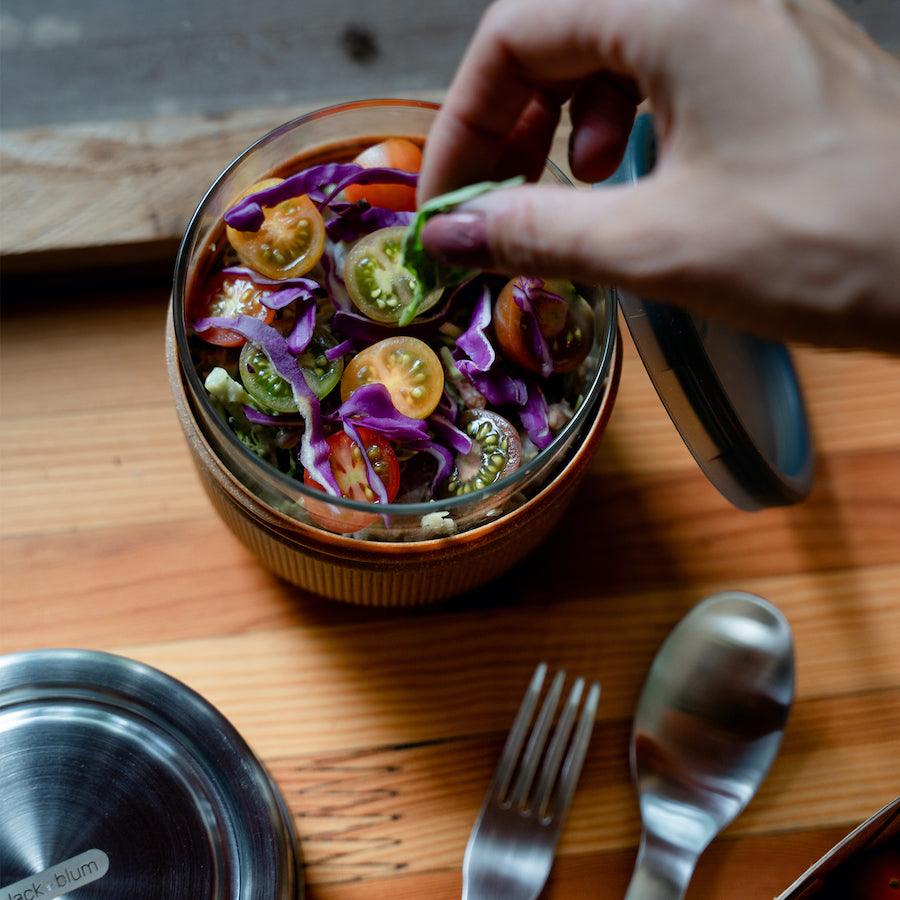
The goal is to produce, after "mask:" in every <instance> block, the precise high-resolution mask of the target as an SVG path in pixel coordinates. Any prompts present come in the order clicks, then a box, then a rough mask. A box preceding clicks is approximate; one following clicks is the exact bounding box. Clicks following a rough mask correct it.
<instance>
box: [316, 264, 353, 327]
mask: <svg viewBox="0 0 900 900" xmlns="http://www.w3.org/2000/svg"><path fill="white" fill-rule="evenodd" d="M319 265H320V266H321V267H322V272H323V273H324V274H325V290H326V292H327V293H328V297H329V298H330V300H331V304H332V306H334V308H335V310H338V311H341V310H343V311H345V312H349V311H350V310H351V309H352V307H353V303H352V302H351V300H350V295H349V294H348V293H347V287H346V285H345V284H344V282H343V279H342V278H341V276H340V275H339V274H338V272H337V266H335V264H334V260H333V259H332V258H331V257H330V256H329V255H328V253H327V251H326V252H325V253H323V254H322V258H321V259H320V260H319ZM349 337H353V335H349Z"/></svg>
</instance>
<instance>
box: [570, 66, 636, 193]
mask: <svg viewBox="0 0 900 900" xmlns="http://www.w3.org/2000/svg"><path fill="white" fill-rule="evenodd" d="M640 99H641V98H640V95H639V93H638V89H637V86H636V85H635V84H634V82H633V81H632V80H631V79H623V78H621V77H619V76H615V75H612V74H610V73H608V72H604V73H601V74H598V75H592V76H590V77H589V78H586V79H585V80H584V81H582V82H581V84H580V85H579V86H578V88H577V89H576V91H575V94H574V96H573V97H572V104H571V106H570V107H569V113H570V115H571V118H572V134H571V136H570V138H569V164H570V165H571V167H572V172H573V173H574V175H575V177H576V178H579V179H581V180H582V181H602V180H603V179H604V178H608V177H609V176H610V175H612V173H613V172H615V171H616V168H617V167H618V165H619V163H620V162H621V161H622V156H623V155H624V153H625V147H626V145H627V143H628V135H629V134H630V132H631V126H632V125H633V124H634V116H635V112H636V110H637V105H638V103H639V102H640Z"/></svg>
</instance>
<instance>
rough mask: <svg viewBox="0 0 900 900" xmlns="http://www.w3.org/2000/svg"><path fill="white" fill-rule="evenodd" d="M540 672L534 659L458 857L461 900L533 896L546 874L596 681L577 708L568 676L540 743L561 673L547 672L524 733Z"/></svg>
mask: <svg viewBox="0 0 900 900" xmlns="http://www.w3.org/2000/svg"><path fill="white" fill-rule="evenodd" d="M546 674H547V666H546V664H545V663H541V664H540V665H539V666H538V667H537V669H536V670H535V672H534V675H533V676H532V679H531V683H530V684H529V686H528V690H527V691H526V693H525V697H524V699H523V700H522V705H521V706H520V707H519V712H518V713H517V715H516V718H515V721H514V722H513V725H512V728H511V729H510V732H509V737H508V738H507V739H506V745H505V747H504V748H503V753H502V755H501V757H500V762H499V764H498V766H497V769H496V771H495V773H494V778H493V781H492V782H491V786H490V788H489V790H488V792H487V795H486V797H485V800H484V804H483V806H482V807H481V813H480V814H479V816H478V820H477V821H476V823H475V827H474V828H473V829H472V835H471V837H470V838H469V843H468V845H467V846H466V853H465V857H464V859H463V892H462V896H463V900H534V898H536V897H537V896H538V894H539V893H540V892H541V890H542V889H543V887H544V884H545V883H546V881H547V877H548V875H549V874H550V869H551V867H552V865H553V857H554V854H555V852H556V844H557V842H558V841H559V835H560V831H561V830H562V825H563V822H564V821H565V818H566V814H567V813H568V810H569V806H570V805H571V803H572V797H573V795H574V793H575V786H576V784H577V782H578V776H579V774H580V773H581V767H582V764H583V763H584V757H585V754H586V753H587V748H588V744H589V742H590V739H591V732H592V730H593V727H594V718H595V716H596V713H597V705H598V703H599V701H600V685H599V683H597V682H594V683H593V684H592V685H591V687H590V689H589V690H588V692H587V698H586V699H585V701H584V704H583V706H582V704H581V700H582V695H583V694H584V688H585V682H584V679H583V678H578V679H577V680H576V681H575V684H574V685H573V686H572V689H571V691H570V692H569V696H568V699H567V700H566V702H565V705H564V706H563V709H562V712H561V713H560V715H559V721H558V722H557V725H556V729H555V731H554V732H553V737H552V738H551V740H550V744H549V746H547V738H548V737H549V735H550V729H551V726H552V724H553V718H554V714H555V712H556V708H557V706H558V705H559V701H560V698H561V696H562V691H563V682H564V681H565V673H564V672H562V671H560V672H557V673H556V675H555V677H554V678H553V681H552V683H551V685H550V688H549V690H548V691H547V696H546V698H545V699H544V702H543V704H542V706H541V708H540V711H539V712H538V714H537V718H536V719H535V720H534V725H533V727H532V728H531V731H530V734H529V724H530V723H531V720H532V718H533V716H534V712H535V709H536V708H537V705H538V700H539V698H540V693H541V687H542V685H543V683H544V679H545V677H546ZM579 706H582V708H581V715H580V716H579V715H578V709H579ZM576 718H577V724H576ZM573 730H574V736H573ZM526 737H527V744H526ZM570 738H571V740H570ZM523 746H524V747H525V749H524V752H523V750H522V748H523ZM545 747H547V750H546V753H544V748H545Z"/></svg>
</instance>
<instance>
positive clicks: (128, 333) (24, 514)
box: [0, 278, 900, 900]
mask: <svg viewBox="0 0 900 900" xmlns="http://www.w3.org/2000/svg"><path fill="white" fill-rule="evenodd" d="M37 282H38V280H35V283H37ZM101 282H102V279H99V278H97V279H94V280H92V281H89V282H88V283H87V284H79V283H78V282H73V283H71V284H69V285H67V286H66V288H65V289H54V290H53V291H50V292H46V291H44V292H42V291H41V290H39V289H35V290H34V291H28V292H21V291H19V290H17V291H16V295H15V296H7V297H5V298H4V311H3V329H2V341H3V346H2V372H0V376H2V380H0V384H2V395H0V400H2V418H3V427H2V498H0V499H2V507H0V509H2V543H0V549H2V591H3V593H2V622H0V632H2V649H3V650H4V651H13V650H27V649H33V648H37V647H49V646H78V647H90V648H98V649H103V650H109V651H114V652H117V653H123V654H126V655H128V656H132V657H135V658H137V659H140V660H143V661H145V662H147V663H150V664H151V665H154V666H158V667H160V668H162V669H163V670H165V671H167V672H169V673H171V674H172V675H174V676H176V677H178V678H181V679H183V680H184V681H186V682H187V683H188V684H189V685H191V686H192V687H194V688H196V689H197V690H198V691H200V692H201V693H202V694H204V695H205V696H206V697H207V698H209V700H211V701H212V702H213V703H214V704H216V706H218V707H219V708H220V709H221V710H222V712H224V713H225V715H227V716H228V717H229V718H230V719H231V720H232V721H233V722H234V724H235V725H236V726H237V728H238V729H239V730H240V731H241V732H242V733H243V734H244V736H245V737H246V738H247V740H248V741H249V742H250V744H251V745H252V746H253V747H254V748H255V750H256V751H257V752H258V753H259V755H260V756H261V758H262V759H263V760H264V761H265V763H266V764H267V765H268V766H269V767H270V768H271V770H272V772H273V773H274V775H275V778H276V779H277V781H278V782H279V784H280V785H281V788H282V790H283V791H284V793H285V796H286V798H287V802H288V805H289V806H290V809H291V810H292V812H293V813H294V816H295V821H296V825H297V829H298V831H299V833H300V836H301V839H302V842H303V852H304V855H305V860H306V877H307V879H308V882H309V885H310V896H311V897H313V898H327V900H355V898H358V897H359V898H362V897H366V898H370V897H375V898H378V897H381V898H392V900H393V898H414V897H415V898H420V897H437V898H443V897H448V898H449V897H455V896H458V893H459V888H460V871H459V866H460V861H461V857H462V851H463V847H464V846H465V842H466V839H467V837H468V834H469V830H470V828H471V826H472V822H473V819H474V816H475V814H476V812H477V810H478V807H479V804H480V801H481V797H482V794H483V792H484V789H485V786H486V784H487V781H488V778H489V776H490V774H491V772H492V769H493V766H494V763H495V761H496V758H497V756H498V753H499V750H500V748H501V745H502V741H503V738H504V735H505V732H506V729H507V727H508V725H509V723H510V721H511V719H512V716H513V714H514V711H515V708H516V706H517V704H518V702H519V698H520V694H521V692H522V690H523V689H524V686H525V684H526V682H527V679H528V676H529V674H530V672H531V670H532V668H533V667H534V665H535V663H536V662H537V661H538V660H541V659H544V660H547V661H548V662H549V663H551V664H552V665H554V666H564V667H565V668H566V669H567V670H568V671H569V672H572V673H581V674H583V675H585V676H588V677H591V678H594V677H598V678H600V679H601V680H602V682H603V698H602V702H601V707H600V715H599V721H598V724H597V727H596V731H595V734H594V739H593V742H592V745H591V748H590V752H589V755H588V758H587V763H586V767H585V770H584V774H583V776H582V782H581V785H580V787H579V790H578V793H577V796H576V799H575V804H574V807H573V809H572V813H571V817H570V819H569V822H568V825H567V827H566V829H565V833H564V835H563V838H562V843H561V845H560V848H559V856H558V860H557V865H556V868H555V870H554V874H553V878H552V882H551V886H550V888H549V889H548V892H547V896H550V897H554V898H568V897H578V896H579V895H582V894H587V895H589V896H593V897H604V898H605V897H610V898H612V897H619V896H621V894H622V891H623V889H624V885H625V883H626V879H627V877H628V874H629V871H630V867H631V865H632V862H633V856H634V850H635V845H636V842H637V839H638V815H637V808H636V804H635V800H634V797H633V795H632V790H631V786H630V783H629V777H628V767H627V746H628V734H629V727H630V715H631V712H632V710H633V708H634V704H635V701H636V698H637V695H638V691H639V690H640V687H641V684H642V681H643V678H644V675H645V673H646V670H647V667H648V665H649V663H650V661H651V659H652V657H653V654H654V652H655V650H656V648H657V647H658V646H659V644H660V642H661V641H662V639H663V638H664V637H665V635H666V633H667V632H668V630H669V629H670V628H671V627H672V626H673V625H674V624H675V623H676V622H677V621H678V619H679V618H680V617H681V616H682V615H683V614H684V613H685V612H686V611H687V610H688V609H689V608H690V607H691V605H692V604H694V603H695V602H696V601H697V600H699V599H700V598H702V597H703V596H705V595H706V594H708V593H710V592H711V591H713V590H716V589H718V588H723V587H735V588H743V589H747V590H751V591H755V592H757V593H759V594H761V595H763V596H765V597H768V598H769V599H771V600H772V601H774V602H775V603H776V604H777V605H778V606H780V607H781V609H782V610H783V611H784V612H785V613H786V615H787V616H788V618H789V619H790V621H791V624H792V625H793V628H794V633H795V638H796V649H797V663H798V692H797V703H796V707H795V709H794V712H793V715H792V718H791V721H790V725H789V727H788V731H787V735H786V737H785V741H784V745H783V749H782V752H781V755H780V757H779V759H778V761H777V762H776V764H775V766H774V768H773V770H772V772H771V774H770V776H769V778H768V780H767V781H766V783H765V785H764V786H763V788H762V791H761V793H760V795H759V796H758V797H757V798H756V799H755V800H754V801H753V803H752V804H751V805H750V807H749V809H748V810H747V812H746V813H745V814H744V815H743V816H741V817H740V818H739V819H738V821H737V822H736V823H735V824H734V825H733V827H731V828H730V829H729V830H728V831H727V833H726V834H725V835H724V836H723V837H722V838H721V839H720V840H718V841H716V843H715V844H714V846H713V847H712V848H711V849H710V851H709V852H708V854H707V855H706V856H705V857H704V859H703V861H702V862H701V864H700V868H699V871H698V873H697V876H696V878H695V881H694V884H693V886H692V889H691V894H690V896H691V897H694V898H732V897H737V896H740V897H748V898H754V897H769V896H772V895H773V894H774V893H775V892H777V890H778V889H779V888H783V887H785V886H786V885H787V884H788V883H790V881H792V880H793V878H794V877H795V876H797V875H798V874H799V873H800V872H801V871H802V870H803V869H804V868H805V867H806V865H807V864H808V863H809V862H810V861H812V860H813V859H814V858H816V857H817V856H818V855H819V854H820V853H821V852H823V851H824V850H825V849H827V848H828V847H829V846H830V845H831V844H833V843H834V842H835V841H836V840H837V839H838V838H839V837H840V836H841V835H842V834H843V833H845V832H846V831H848V830H849V829H850V827H851V826H853V825H854V824H855V823H856V822H857V821H859V820H861V819H863V818H864V817H866V816H867V815H868V814H869V813H871V812H873V811H874V810H875V809H877V808H878V807H880V806H881V805H883V804H884V803H885V802H887V801H888V800H890V799H892V798H893V797H894V796H896V795H897V794H898V793H900V771H898V759H900V652H898V647H900V602H898V599H900V360H897V359H894V360H889V359H887V358H884V357H877V356H874V355H867V354H861V353H855V354H843V353H830V352H821V351H809V350H803V351H800V352H798V353H797V360H798V363H799V368H800V372H801V376H802V379H803V382H804V385H805V388H806V391H807V397H808V401H809V406H810V409H811V414H812V422H813V427H814V429H815V434H816V439H817V443H818V452H819V470H818V476H817V483H816V488H815V491H814V493H813V495H812V497H811V498H810V499H809V500H808V501H807V502H806V503H804V504H803V505H801V506H798V507H796V508H793V509H779V510H772V511H768V512H763V513H759V514H756V515H748V514H745V513H740V512H737V511H735V510H733V509H731V508H730V507H729V506H728V505H727V504H726V503H725V501H724V500H722V499H721V498H720V497H719V495H718V494H717V493H716V492H715V490H714V489H713V488H712V487H710V486H709V485H708V484H707V483H706V482H705V480H704V478H703V476H702V475H701V474H700V473H699V471H698V470H697V468H696V466H695V465H694V464H693V462H692V460H691V459H690V457H689V456H688V454H687V452H686V450H685V449H684V447H683V445H682V444H681V443H680V441H679V439H678V437H677V435H676V434H675V431H674V429H673V427H672V426H671V424H670V422H669V421H668V419H667V418H666V415H665V413H664V412H663V411H662V409H661V407H660V405H659V403H658V401H657V399H656V397H655V395H654V393H653V389H652V387H651V385H650V383H649V381H648V378H647V376H646V374H645V372H644V371H643V369H642V367H641V365H640V364H639V361H638V360H637V358H636V355H635V352H634V349H633V347H632V345H631V343H630V341H629V340H628V339H627V338H626V346H625V357H626V358H625V366H624V373H623V377H622V386H621V390H620V394H619V399H618V403H617V405H616V409H615V412H614V414H613V417H612V422H611V424H610V427H609V431H608V432H607V434H606V436H605V438H604V441H603V443H602V447H601V450H600V452H599V453H598V454H597V456H596V458H595V459H594V462H593V464H592V467H591V471H590V475H589V477H588V479H587V482H586V484H585V487H584V489H583V490H582V491H581V493H580V496H579V498H578V501H577V503H576V506H575V507H574V509H572V512H571V514H570V515H569V517H568V518H567V519H566V520H565V522H564V524H563V525H561V526H560V528H559V529H558V532H557V533H556V535H555V536H554V537H553V538H552V539H551V540H550V541H549V542H548V543H547V544H546V546H545V547H544V548H543V549H542V550H541V551H540V552H539V553H537V554H536V555H535V556H534V557H533V558H532V559H530V560H529V561H528V562H527V563H526V564H525V565H523V566H522V567H521V568H520V569H519V570H518V571H516V572H514V573H513V574H512V575H510V576H508V577H505V578H503V579H502V580H500V581H499V582H497V583H496V584H494V585H492V586H490V587H488V588H486V589H484V590H482V591H479V592H478V593H476V594H473V595H471V596H468V597H465V598H463V599H460V600H456V601H453V602H451V603H447V604H445V605H442V606H438V607H434V608H430V609H423V610H407V611H386V610H372V609H357V608H353V607H348V606H341V605H338V604H335V603H331V602H328V601H324V600H321V599H317V598H315V597H313V596H309V595H307V594H305V593H303V592H302V591H300V590H297V589H295V588H292V587H290V586H288V585H286V584H284V583H281V582H280V581H278V580H277V579H276V578H274V577H273V576H271V575H269V574H267V573H266V572H265V571H263V570H262V569H261V568H260V567H259V566H258V565H257V564H256V562H255V561H254V559H253V558H252V557H251V556H250V555H249V554H248V553H247V551H246V550H244V549H243V547H242V546H241V545H239V544H238V543H237V541H236V540H235V539H234V538H233V537H232V536H231V534H230V533H229V532H228V531H226V529H225V527H224V526H223V525H222V524H221V523H220V522H219V520H218V519H217V518H216V517H215V515H214V514H213V512H212V509H211V508H210V506H209V504H208V502H207V500H206V498H205V496H204V495H203V494H202V492H201V489H200V485H199V483H198V481H197V479H196V477H195V474H194V472H193V470H192V468H191V464H190V461H189V458H188V453H187V450H186V448H185V445H184V442H183V440H182V437H181V434H180V432H179V428H178V424H177V422H176V419H175V414H174V411H173V408H172V403H171V401H170V398H169V392H168V386H167V384H166V378H165V373H164V366H163V342H162V332H163V317H164V311H165V305H166V300H167V290H166V286H165V284H164V283H163V282H161V281H160V282H159V283H158V284H154V283H149V284H147V285H146V286H145V287H143V288H141V289H135V288H134V287H131V288H127V289H126V288H120V289H110V290H104V289H103V288H102V283H101ZM736 885H737V886H739V888H736Z"/></svg>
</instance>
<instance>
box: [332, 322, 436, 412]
mask: <svg viewBox="0 0 900 900" xmlns="http://www.w3.org/2000/svg"><path fill="white" fill-rule="evenodd" d="M373 383H377V384H383V385H384V386H385V387H386V388H387V389H388V393H389V394H390V395H391V401H392V402H393V404H394V407H395V408H396V409H397V411H398V412H401V413H403V415H405V416H409V417H410V418H412V419H425V418H427V417H428V416H430V415H431V414H432V413H433V412H434V410H435V408H436V407H437V405H438V403H439V402H440V399H441V394H442V393H443V391H444V369H443V367H442V366H441V361H440V360H439V359H438V358H437V354H436V353H435V352H434V350H432V349H431V347H429V346H428V344H426V343H424V342H423V341H420V340H419V339H418V338H414V337H406V336H400V337H390V338H385V339H384V340H383V341H379V342H378V343H377V344H372V346H371V347H367V348H366V349H365V350H363V351H362V352H361V353H357V354H356V356H354V357H353V359H351V360H350V363H349V364H348V365H347V367H346V368H345V369H344V375H343V377H342V378H341V399H342V400H347V399H348V398H349V397H350V395H351V394H352V393H353V392H354V391H355V390H357V389H358V388H361V387H362V386H363V385H364V384H373Z"/></svg>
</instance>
